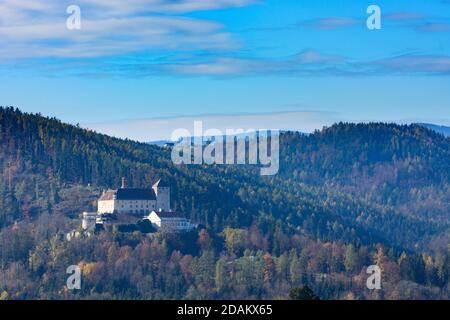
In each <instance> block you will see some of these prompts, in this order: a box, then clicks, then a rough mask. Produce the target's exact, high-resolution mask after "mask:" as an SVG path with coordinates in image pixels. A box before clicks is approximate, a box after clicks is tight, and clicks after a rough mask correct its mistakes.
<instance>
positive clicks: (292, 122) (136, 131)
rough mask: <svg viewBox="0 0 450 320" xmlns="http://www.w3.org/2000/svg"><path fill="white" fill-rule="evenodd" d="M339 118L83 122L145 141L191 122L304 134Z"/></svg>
mask: <svg viewBox="0 0 450 320" xmlns="http://www.w3.org/2000/svg"><path fill="white" fill-rule="evenodd" d="M339 120H341V119H340V118H339V116H338V115H337V114H335V113H330V112H314V111H289V112H273V113H252V114H231V115H220V114H216V115H214V114H212V115H196V116H183V117H170V118H154V119H143V120H123V121H111V122H102V123H86V124H83V127H85V128H89V129H92V130H95V131H97V132H101V133H104V134H108V135H111V136H115V137H120V138H129V139H133V140H137V141H142V142H148V141H156V140H166V139H170V137H171V135H172V132H173V131H174V130H176V129H179V128H183V129H187V130H189V131H190V132H194V131H193V126H194V121H202V122H203V130H204V131H206V130H208V129H212V128H214V129H219V130H221V131H222V132H225V131H226V129H244V130H250V129H253V130H270V129H273V130H297V131H301V132H305V133H309V132H313V131H314V130H316V129H322V127H323V126H329V125H331V124H333V123H335V122H336V121H339Z"/></svg>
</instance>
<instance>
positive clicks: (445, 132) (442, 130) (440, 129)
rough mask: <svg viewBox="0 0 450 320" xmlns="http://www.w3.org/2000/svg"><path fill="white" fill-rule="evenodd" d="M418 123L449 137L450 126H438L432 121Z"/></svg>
mask: <svg viewBox="0 0 450 320" xmlns="http://www.w3.org/2000/svg"><path fill="white" fill-rule="evenodd" d="M419 125H421V126H424V127H425V128H428V129H430V130H433V131H436V132H439V133H442V134H443V135H444V136H446V137H450V127H446V126H440V125H436V124H432V123H419Z"/></svg>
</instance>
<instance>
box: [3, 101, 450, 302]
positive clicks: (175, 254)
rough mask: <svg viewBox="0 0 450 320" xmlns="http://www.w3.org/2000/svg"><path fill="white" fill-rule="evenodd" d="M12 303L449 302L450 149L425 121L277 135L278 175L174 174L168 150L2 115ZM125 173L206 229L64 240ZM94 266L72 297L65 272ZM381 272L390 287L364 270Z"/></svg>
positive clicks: (218, 169) (238, 169) (6, 285)
mask: <svg viewBox="0 0 450 320" xmlns="http://www.w3.org/2000/svg"><path fill="white" fill-rule="evenodd" d="M0 140H1V149H0V168H1V172H0V250H1V255H0V299H37V298H43V299H67V298H69V299H72V298H73V299H87V298H105V299H120V298H126V299H185V298H191V299H203V298H214V299H222V298H235V299H247V298H257V299H263V298H264V299H266V298H280V299H285V298H288V297H289V292H290V291H291V289H292V288H296V287H300V286H303V285H307V286H308V287H310V288H312V289H313V291H314V292H315V293H316V294H317V295H318V296H319V297H320V298H321V299H439V298H442V299H449V298H450V286H449V281H448V279H449V272H450V270H449V264H450V263H449V259H450V258H449V250H450V247H449V244H450V219H449V214H450V157H449V156H450V138H446V137H445V136H443V135H441V134H438V133H436V132H434V131H431V130H429V129H427V128H425V127H423V126H420V125H408V126H407V125H404V126H400V125H396V124H383V123H370V124H348V123H339V124H336V125H333V126H331V127H329V128H324V129H323V130H320V131H317V132H315V133H313V134H310V135H304V134H300V133H294V132H286V133H283V134H282V135H281V137H280V146H281V154H280V172H279V174H278V175H276V176H273V177H262V176H260V175H259V170H258V168H255V167H252V166H220V165H219V166H202V165H189V166H175V165H173V164H172V162H171V160H170V150H167V149H164V148H160V147H157V146H152V145H148V144H144V143H138V142H134V141H129V140H121V139H116V138H112V137H108V136H106V135H101V134H98V133H95V132H92V131H89V130H85V129H82V128H80V127H77V126H73V125H69V124H64V123H62V122H61V121H59V120H57V119H54V118H46V117H43V116H41V115H39V114H37V115H34V114H27V113H23V112H21V111H19V110H18V109H14V108H1V109H0ZM122 176H124V177H126V178H127V181H128V183H129V184H130V185H131V186H134V187H145V186H150V185H151V183H152V182H155V181H156V179H158V178H163V179H165V180H166V181H168V183H170V185H171V190H172V201H173V207H174V208H175V209H176V210H177V211H179V212H182V213H184V214H185V215H186V216H187V217H189V218H191V220H193V221H194V222H197V223H199V224H201V226H202V227H201V228H199V229H198V230H196V231H195V232H192V233H188V234H183V235H164V234H157V233H155V234H150V235H146V234H141V233H139V232H134V233H121V232H117V231H114V232H100V233H98V234H96V235H94V236H92V237H80V238H77V239H72V240H71V241H67V240H66V239H65V236H64V235H65V234H66V233H67V232H69V231H71V230H73V229H77V228H79V226H80V220H79V217H80V213H81V212H82V211H86V210H95V208H96V199H97V198H98V196H99V195H100V193H101V191H102V190H103V189H105V188H111V187H117V186H118V185H120V179H121V177H122ZM73 264H76V265H79V266H80V267H81V268H82V270H83V282H82V283H83V285H82V288H81V290H75V291H71V290H68V289H67V288H66V287H65V285H66V279H67V274H66V268H67V267H68V266H69V265H73ZM372 264H376V265H378V266H379V267H380V268H381V270H382V275H383V278H382V279H383V281H382V289H381V290H374V291H371V290H368V289H367V288H366V283H365V282H366V279H367V277H368V275H367V274H366V268H367V266H369V265H372Z"/></svg>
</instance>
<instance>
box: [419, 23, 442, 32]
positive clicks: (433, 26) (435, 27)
mask: <svg viewBox="0 0 450 320" xmlns="http://www.w3.org/2000/svg"><path fill="white" fill-rule="evenodd" d="M416 30H418V31H422V32H448V31H450V23H440V22H428V23H424V24H421V25H418V26H416Z"/></svg>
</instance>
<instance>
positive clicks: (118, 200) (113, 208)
mask: <svg viewBox="0 0 450 320" xmlns="http://www.w3.org/2000/svg"><path fill="white" fill-rule="evenodd" d="M153 210H156V211H170V187H169V185H167V184H165V183H163V182H162V181H161V179H160V180H158V181H157V182H156V183H155V184H154V185H153V186H152V188H151V189H133V188H126V183H125V178H122V186H121V188H120V189H116V190H111V189H110V190H107V191H104V192H103V194H102V195H101V197H100V199H98V210H97V211H98V213H99V214H108V213H111V214H112V213H115V214H121V213H130V214H146V213H147V214H148V213H149V212H151V211H153Z"/></svg>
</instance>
